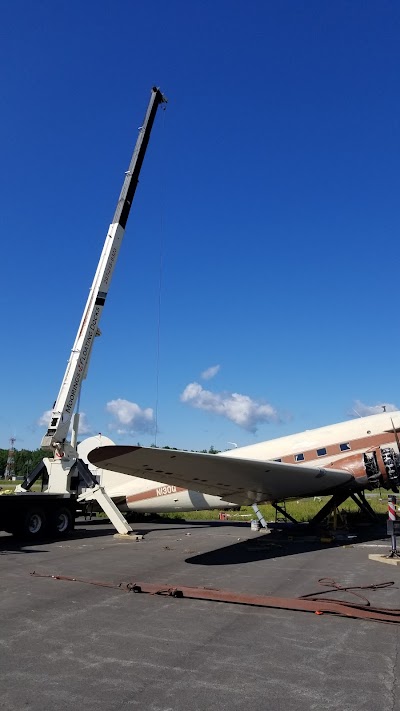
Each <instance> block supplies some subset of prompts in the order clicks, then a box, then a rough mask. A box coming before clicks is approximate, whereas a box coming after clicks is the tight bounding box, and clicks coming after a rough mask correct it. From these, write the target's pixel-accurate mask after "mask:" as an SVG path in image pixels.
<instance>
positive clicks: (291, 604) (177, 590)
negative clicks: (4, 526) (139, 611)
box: [31, 572, 400, 624]
mask: <svg viewBox="0 0 400 711" xmlns="http://www.w3.org/2000/svg"><path fill="white" fill-rule="evenodd" d="M31 575H34V576H37V577H41V578H52V579H54V580H66V581H71V582H77V583H86V584H89V585H99V586H101V587H107V588H114V589H117V590H120V591H121V592H133V593H138V594H143V593H145V594H148V595H156V596H169V597H173V598H189V599H192V600H210V601H213V602H225V603H231V604H239V605H250V606H255V607H268V608H273V609H277V610H293V611H298V612H312V613H314V614H317V615H322V614H329V615H340V616H341V617H351V618H353V619H362V620H370V621H371V622H386V623H392V624H400V609H390V608H384V607H372V606H371V605H369V603H368V601H366V602H364V603H353V602H347V601H344V600H337V601H336V600H332V599H326V598H325V599H324V600H321V599H320V598H319V593H313V594H312V595H313V597H310V596H304V597H300V598H285V597H270V596H265V595H246V594H243V593H236V592H230V591H229V590H216V589H213V588H195V587H187V586H184V585H180V586H179V587H175V586H173V587H172V586H168V585H157V584H155V583H142V582H137V583H118V584H116V583H107V582H100V581H95V580H85V579H82V578H73V577H69V576H66V575H43V574H40V573H35V572H33V573H31ZM389 585H393V583H392V582H390V583H381V584H378V585H370V586H368V585H367V586H360V588H357V587H356V586H353V587H352V589H353V590H354V589H363V590H365V589H367V588H372V589H377V588H382V587H388V586H389ZM335 589H338V590H341V591H342V592H346V591H347V589H346V588H344V587H340V586H339V587H338V586H335ZM328 592H331V591H330V590H329V591H328Z"/></svg>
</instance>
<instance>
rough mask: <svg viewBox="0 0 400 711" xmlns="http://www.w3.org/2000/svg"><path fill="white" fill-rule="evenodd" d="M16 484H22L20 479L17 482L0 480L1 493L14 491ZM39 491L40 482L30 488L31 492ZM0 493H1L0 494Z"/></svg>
mask: <svg viewBox="0 0 400 711" xmlns="http://www.w3.org/2000/svg"><path fill="white" fill-rule="evenodd" d="M18 484H22V479H19V480H18V481H8V479H0V486H1V488H2V490H3V491H10V490H11V491H14V489H15V487H16V486H18ZM40 490H41V482H40V481H39V482H36V484H34V485H33V486H32V488H31V491H40ZM0 493H1V492H0Z"/></svg>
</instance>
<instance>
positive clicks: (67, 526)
mask: <svg viewBox="0 0 400 711" xmlns="http://www.w3.org/2000/svg"><path fill="white" fill-rule="evenodd" d="M74 525H75V517H74V514H73V512H72V511H71V509H70V508H68V507H67V506H58V507H57V508H56V509H55V510H54V511H52V512H51V516H50V520H49V533H50V535H51V536H52V537H53V536H54V537H57V538H63V537H64V536H68V534H69V533H71V531H72V530H73V528H74Z"/></svg>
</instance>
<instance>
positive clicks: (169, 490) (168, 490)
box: [156, 485, 176, 496]
mask: <svg viewBox="0 0 400 711" xmlns="http://www.w3.org/2000/svg"><path fill="white" fill-rule="evenodd" d="M175 492H176V486H169V485H165V486H160V488H159V489H156V494H157V496H165V495H166V494H175Z"/></svg>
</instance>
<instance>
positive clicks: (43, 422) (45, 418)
mask: <svg viewBox="0 0 400 711" xmlns="http://www.w3.org/2000/svg"><path fill="white" fill-rule="evenodd" d="M52 414H53V410H45V411H44V413H43V415H40V417H39V419H38V421H37V424H38V425H39V426H40V427H48V426H49V422H50V417H51V416H52Z"/></svg>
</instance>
